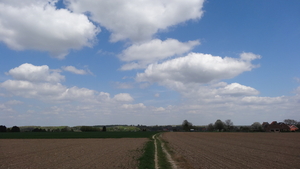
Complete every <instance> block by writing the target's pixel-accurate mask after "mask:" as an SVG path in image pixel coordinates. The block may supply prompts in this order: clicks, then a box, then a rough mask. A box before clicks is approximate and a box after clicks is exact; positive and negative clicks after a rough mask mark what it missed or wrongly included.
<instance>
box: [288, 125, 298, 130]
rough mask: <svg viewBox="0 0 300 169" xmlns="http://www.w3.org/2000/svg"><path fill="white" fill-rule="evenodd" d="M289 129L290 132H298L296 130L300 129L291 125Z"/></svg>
mask: <svg viewBox="0 0 300 169" xmlns="http://www.w3.org/2000/svg"><path fill="white" fill-rule="evenodd" d="M289 127H290V131H296V130H298V129H299V128H298V127H296V126H295V125H289Z"/></svg>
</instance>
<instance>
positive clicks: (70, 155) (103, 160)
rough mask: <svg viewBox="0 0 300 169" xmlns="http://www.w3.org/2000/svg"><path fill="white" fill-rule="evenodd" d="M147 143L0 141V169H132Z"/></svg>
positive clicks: (124, 140) (128, 140)
mask: <svg viewBox="0 0 300 169" xmlns="http://www.w3.org/2000/svg"><path fill="white" fill-rule="evenodd" d="M147 140H148V139H146V138H122V139H1V140H0V168H1V169H2V168H3V169H6V168H10V169H14V168H16V169H20V168H39V169H40V168H53V169H54V168H55V169H57V168H64V169H65V168H72V169H75V168H78V169H82V168H89V169H90V168H103V169H110V168H112V169H113V168H128V169H134V168H137V167H138V160H137V159H138V158H139V157H140V156H141V155H142V151H141V149H142V148H143V145H144V143H146V142H147Z"/></svg>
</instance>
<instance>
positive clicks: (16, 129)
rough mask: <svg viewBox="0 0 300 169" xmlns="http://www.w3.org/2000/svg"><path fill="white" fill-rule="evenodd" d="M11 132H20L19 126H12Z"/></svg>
mask: <svg viewBox="0 0 300 169" xmlns="http://www.w3.org/2000/svg"><path fill="white" fill-rule="evenodd" d="M11 132H20V128H19V127H17V126H13V127H12V128H11Z"/></svg>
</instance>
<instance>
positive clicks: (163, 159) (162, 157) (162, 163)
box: [156, 134, 172, 169]
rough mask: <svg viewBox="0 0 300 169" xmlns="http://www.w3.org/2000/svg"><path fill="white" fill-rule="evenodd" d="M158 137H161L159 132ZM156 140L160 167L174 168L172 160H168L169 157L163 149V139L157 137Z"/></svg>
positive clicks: (165, 168)
mask: <svg viewBox="0 0 300 169" xmlns="http://www.w3.org/2000/svg"><path fill="white" fill-rule="evenodd" d="M156 137H159V134H157V135H156ZM156 140H157V156H158V165H159V168H163V169H172V166H171V164H170V162H169V161H168V158H167V156H166V154H165V153H164V151H163V149H162V142H161V139H156Z"/></svg>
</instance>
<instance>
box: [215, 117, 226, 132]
mask: <svg viewBox="0 0 300 169" xmlns="http://www.w3.org/2000/svg"><path fill="white" fill-rule="evenodd" d="M214 127H215V129H217V130H219V131H221V130H223V129H224V123H223V122H222V121H221V120H220V119H218V120H217V121H216V122H215V125H214Z"/></svg>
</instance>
